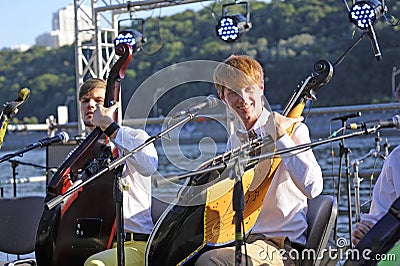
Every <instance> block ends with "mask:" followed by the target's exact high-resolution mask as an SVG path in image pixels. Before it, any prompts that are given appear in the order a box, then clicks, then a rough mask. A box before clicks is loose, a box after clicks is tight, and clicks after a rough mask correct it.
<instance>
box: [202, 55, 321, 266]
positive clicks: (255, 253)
mask: <svg viewBox="0 0 400 266" xmlns="http://www.w3.org/2000/svg"><path fill="white" fill-rule="evenodd" d="M214 82H215V85H216V87H217V89H218V95H219V97H220V98H221V100H222V101H223V102H224V103H225V104H226V105H227V106H228V108H229V109H230V110H232V111H233V113H234V114H235V115H236V117H237V118H238V121H239V122H240V123H237V129H236V130H237V131H236V132H235V133H234V134H233V135H231V136H230V138H229V140H228V143H227V148H228V149H232V148H234V147H237V146H239V145H240V144H241V140H240V137H239V136H240V135H243V134H244V133H248V132H254V131H255V133H256V134H257V135H259V136H260V135H261V136H266V135H271V136H272V138H273V139H274V140H275V144H276V148H277V149H278V150H279V149H284V148H289V147H293V146H296V145H300V144H304V143H308V142H310V137H309V131H308V128H307V126H306V125H305V124H303V123H300V122H301V121H302V118H301V117H299V118H287V117H284V116H282V115H280V114H278V113H276V112H273V113H271V112H269V111H268V110H267V109H266V108H265V107H264V72H263V69H262V67H261V65H260V64H259V63H258V62H257V61H256V60H254V59H252V58H250V57H249V56H237V55H232V56H230V57H229V58H227V59H226V60H225V61H224V62H223V63H221V64H220V65H219V66H218V67H217V68H216V70H215V72H214ZM294 123H297V125H296V126H295V129H294V132H293V135H292V136H289V134H288V133H287V129H288V128H289V127H290V126H291V125H293V124H294ZM281 157H282V162H281V163H280V165H279V166H278V168H277V170H276V173H275V175H274V177H273V180H272V183H271V185H270V188H269V190H268V192H267V194H266V196H265V198H264V201H263V205H262V208H261V212H260V215H259V216H258V219H257V221H256V223H255V225H254V227H253V229H252V230H251V232H250V235H249V236H248V237H247V238H246V242H247V244H246V253H247V259H248V260H249V261H250V264H249V265H283V264H293V263H296V262H295V261H293V260H290V259H288V260H286V259H285V260H284V259H283V258H282V257H281V256H280V254H279V252H278V249H280V248H286V249H290V248H296V249H298V250H300V254H301V249H302V248H303V247H304V244H305V243H306V239H307V236H306V232H307V221H306V214H307V199H308V198H314V197H316V196H318V195H319V194H320V193H321V191H322V188H323V182H322V172H321V168H320V166H319V165H318V163H317V161H316V159H315V157H314V154H313V152H312V150H311V149H309V150H307V151H304V152H296V151H295V152H291V153H289V154H285V155H282V156H281ZM268 171H269V169H265V175H267V174H268ZM267 254H268V255H267ZM245 261H246V258H245V249H244V248H243V246H242V263H243V265H245ZM234 264H235V247H222V248H216V249H213V250H210V251H207V252H205V253H204V254H202V255H201V256H200V257H199V259H198V260H197V262H196V265H234Z"/></svg>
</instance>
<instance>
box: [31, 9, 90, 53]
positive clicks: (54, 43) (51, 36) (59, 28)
mask: <svg viewBox="0 0 400 266" xmlns="http://www.w3.org/2000/svg"><path fill="white" fill-rule="evenodd" d="M74 16H75V15H74V5H72V4H71V5H68V6H67V7H65V8H61V9H59V10H58V11H57V12H55V13H53V21H52V29H53V30H52V31H51V32H50V33H43V34H41V35H39V36H38V37H37V38H36V42H35V45H38V46H46V47H49V48H59V47H62V46H64V45H71V44H73V43H74V41H75V19H74ZM91 16H92V14H91V8H90V7H88V6H86V7H85V6H83V7H81V8H80V9H79V10H78V17H79V23H80V24H81V25H79V28H81V29H82V28H93V25H92V23H91ZM90 37H91V36H87V37H86V38H85V37H84V36H83V39H84V40H87V41H89V40H90V39H89V38H90Z"/></svg>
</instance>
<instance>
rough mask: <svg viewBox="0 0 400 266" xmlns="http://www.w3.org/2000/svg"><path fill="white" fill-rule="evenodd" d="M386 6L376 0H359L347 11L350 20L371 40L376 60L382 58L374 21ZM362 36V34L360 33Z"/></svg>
mask: <svg viewBox="0 0 400 266" xmlns="http://www.w3.org/2000/svg"><path fill="white" fill-rule="evenodd" d="M386 12H387V7H386V6H385V4H384V2H383V1H382V3H381V2H379V1H377V0H361V1H357V2H355V3H354V5H353V7H352V8H351V10H350V12H349V17H350V20H351V21H352V22H353V23H354V24H355V25H356V26H357V27H358V28H360V29H361V30H364V31H365V32H366V33H367V35H368V37H369V39H370V40H371V44H372V48H373V50H374V55H375V58H376V60H378V61H380V60H382V54H381V51H380V48H379V44H378V40H377V38H376V34H375V30H374V27H373V25H374V23H375V22H376V21H377V20H378V19H379V18H381V17H382V16H384V15H385V13H386ZM362 36H364V35H362Z"/></svg>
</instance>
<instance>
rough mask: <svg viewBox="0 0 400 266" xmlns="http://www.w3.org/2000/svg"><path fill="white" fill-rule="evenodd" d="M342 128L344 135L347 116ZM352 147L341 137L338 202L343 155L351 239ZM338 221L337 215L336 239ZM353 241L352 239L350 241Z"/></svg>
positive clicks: (343, 120) (343, 119)
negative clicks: (350, 154) (350, 156)
mask: <svg viewBox="0 0 400 266" xmlns="http://www.w3.org/2000/svg"><path fill="white" fill-rule="evenodd" d="M341 121H342V128H343V129H344V130H343V133H342V135H344V132H345V130H346V121H347V118H346V117H345V118H342V119H341ZM350 152H351V151H350V149H349V148H348V147H345V143H344V138H343V139H341V142H340V143H339V173H338V186H337V196H336V199H337V203H338V206H339V202H340V186H341V184H342V169H343V167H342V164H343V157H344V158H345V164H346V167H345V169H346V181H347V208H348V210H349V212H348V217H349V235H350V239H351V235H352V230H353V221H352V213H351V188H350V169H349V168H350V163H349V153H350ZM337 223H338V219H337V217H336V219H335V226H334V229H333V232H334V238H335V240H336V235H337ZM350 243H351V241H350Z"/></svg>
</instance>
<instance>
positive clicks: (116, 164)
mask: <svg viewBox="0 0 400 266" xmlns="http://www.w3.org/2000/svg"><path fill="white" fill-rule="evenodd" d="M197 113H198V112H194V113H188V114H187V116H186V117H185V118H184V119H182V120H181V121H179V122H178V123H176V124H175V125H173V126H172V127H169V128H167V129H166V130H164V131H162V132H161V133H160V134H158V135H156V136H152V137H150V138H148V139H147V140H146V141H145V142H144V143H142V144H141V145H139V146H138V147H136V148H135V149H133V150H132V151H130V152H128V153H127V154H125V155H124V156H121V157H118V158H117V159H115V160H113V161H111V162H110V163H109V165H108V166H105V167H103V168H102V169H100V170H99V171H98V172H97V173H96V174H94V175H93V176H91V177H89V178H88V179H86V180H85V181H83V182H80V183H79V184H76V185H75V184H74V185H72V186H71V187H70V188H69V189H68V190H67V191H66V192H65V193H64V194H62V195H58V196H57V197H54V198H53V199H51V200H49V201H48V202H46V203H45V204H44V206H45V208H47V209H48V210H51V209H53V208H54V207H56V206H57V205H58V204H60V203H61V202H63V201H64V199H65V198H66V197H69V196H70V195H72V194H73V193H75V192H76V191H77V190H78V189H80V188H81V187H83V186H85V185H87V184H89V183H90V182H92V181H93V180H95V179H96V178H98V177H99V176H101V175H103V174H105V173H107V172H109V171H111V170H114V169H116V168H118V170H116V179H115V183H114V187H115V188H114V199H115V201H116V219H117V221H116V223H117V228H116V230H117V257H118V265H120V266H123V265H124V263H125V258H124V257H125V255H124V231H123V229H124V224H123V204H122V198H123V192H122V189H121V188H122V184H121V182H120V179H121V175H122V170H123V166H122V164H123V162H124V161H125V160H126V159H127V158H129V157H131V156H132V155H134V154H136V153H138V152H139V151H141V150H142V149H144V148H145V147H146V146H148V145H150V144H151V143H153V142H155V141H156V140H158V139H160V138H161V137H163V136H164V135H166V134H168V133H169V132H170V131H172V130H174V129H175V128H177V127H178V126H180V125H183V124H185V123H187V122H188V121H190V120H192V119H193V118H194V117H195V116H196V115H197Z"/></svg>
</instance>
